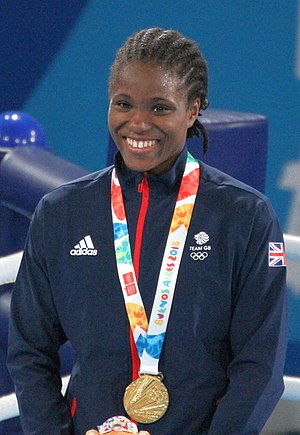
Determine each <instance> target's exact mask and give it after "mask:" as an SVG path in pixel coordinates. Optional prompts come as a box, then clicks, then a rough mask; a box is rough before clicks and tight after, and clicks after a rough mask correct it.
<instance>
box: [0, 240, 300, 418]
mask: <svg viewBox="0 0 300 435" xmlns="http://www.w3.org/2000/svg"><path fill="white" fill-rule="evenodd" d="M284 241H285V247H286V255H287V259H291V260H296V261H300V237H299V236H293V235H291V234H284ZM22 254H23V253H22V252H18V253H16V254H12V255H8V256H6V257H2V258H1V257H0V285H3V284H7V283H12V282H14V281H15V279H16V276H17V272H18V269H19V266H20V262H21V259H22ZM69 378H70V377H69V376H64V377H62V394H64V393H65V391H66V388H67V385H68V382H69ZM284 384H285V390H284V393H283V395H282V399H283V400H289V401H295V402H300V377H299V378H296V377H292V376H284ZM18 415H19V409H18V404H17V399H16V396H15V394H14V393H12V394H9V395H7V396H2V397H0V421H4V420H8V419H10V418H13V417H17V416H18Z"/></svg>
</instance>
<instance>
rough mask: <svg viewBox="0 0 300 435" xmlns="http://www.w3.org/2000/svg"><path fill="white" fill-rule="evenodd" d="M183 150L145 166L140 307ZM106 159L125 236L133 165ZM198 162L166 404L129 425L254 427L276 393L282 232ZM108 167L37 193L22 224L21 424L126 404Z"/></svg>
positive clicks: (254, 197)
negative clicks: (63, 361) (149, 419)
mask: <svg viewBox="0 0 300 435" xmlns="http://www.w3.org/2000/svg"><path fill="white" fill-rule="evenodd" d="M185 160H186V149H184V151H183V152H182V154H181V155H180V156H179V158H178V159H177V162H176V163H175V165H174V166H173V168H171V170H170V171H169V172H167V173H166V174H164V175H162V176H155V175H149V176H148V183H149V189H150V198H149V208H148V211H147V215H146V220H145V226H144V232H143V239H142V246H141V257H140V266H139V288H140V291H141V294H142V298H143V301H144V305H145V309H146V312H147V314H148V318H149V317H150V312H151V308H152V303H153V299H154V293H155V289H156V283H157V279H158V274H159V270H160V265H161V261H162V257H163V252H164V247H165V244H166V239H167V235H168V231H169V226H170V222H171V218H172V214H173V210H174V206H175V202H176V198H177V193H178V189H179V184H180V180H181V177H182V174H183V170H184V165H185ZM116 167H117V171H118V176H119V179H120V183H121V185H122V190H123V196H124V202H125V208H126V214H127V220H128V227H129V235H130V241H131V246H132V247H133V246H134V241H135V229H136V223H137V219H138V214H139V208H140V204H141V195H142V193H140V192H139V189H138V185H139V183H140V182H141V180H142V178H143V174H141V173H137V172H134V171H131V170H128V169H126V168H124V167H123V165H122V160H121V157H120V155H117V157H116ZM200 168H201V179H200V187H199V191H198V195H197V199H196V202H195V207H194V212H193V216H192V220H191V224H190V229H189V233H188V236H187V240H186V244H185V249H184V252H183V257H182V262H181V265H180V270H179V275H178V280H177V285H176V290H175V295H174V301H173V306H172V311H171V315H170V319H169V324H168V329H167V332H166V339H165V343H164V347H163V350H162V355H161V359H160V363H159V369H160V370H161V371H162V372H163V374H164V376H165V378H164V383H165V385H166V387H167V388H168V390H169V394H170V406H169V409H168V411H167V413H166V414H165V415H164V416H163V417H162V418H161V420H159V421H157V422H156V423H152V424H148V425H143V424H140V425H139V430H142V429H144V430H148V431H149V432H150V433H151V435H179V434H183V435H196V434H204V433H205V434H209V435H213V434H216V435H222V434H258V433H259V431H260V430H261V429H262V427H263V425H264V424H265V422H266V420H267V419H268V417H269V415H270V413H271V412H272V410H273V408H274V406H275V404H276V402H277V401H278V400H279V398H280V396H281V394H282V392H283V378H282V373H283V366H284V359H285V350H286V335H287V334H286V329H287V328H286V302H285V298H286V294H285V267H269V265H268V246H269V242H283V238H282V232H281V229H280V227H279V224H278V220H277V217H276V215H275V214H274V211H273V209H272V207H271V206H270V203H269V201H268V200H267V199H266V198H265V197H264V195H262V194H261V193H259V192H257V191H255V190H254V189H252V188H250V187H248V186H245V185H244V184H242V183H240V182H238V181H237V180H234V179H233V178H231V177H229V176H227V175H225V174H223V173H222V172H220V171H218V170H216V169H214V168H211V167H209V166H207V165H205V164H203V163H200ZM111 171H112V168H111V167H110V168H106V169H104V170H101V171H99V172H97V173H94V174H91V175H88V176H86V177H84V178H82V179H79V180H77V181H74V182H71V183H68V184H66V185H64V186H62V187H59V188H57V189H55V190H54V191H52V192H51V193H49V194H47V195H46V196H45V197H44V198H43V199H42V201H41V202H40V204H39V205H38V207H37V210H36V212H35V216H34V218H33V221H32V224H31V228H30V231H29V235H28V239H27V243H26V248H25V251H24V256H23V260H22V264H21V267H20V271H19V275H18V279H17V282H16V285H15V289H14V293H13V298H12V305H11V321H10V331H9V352H8V367H9V370H10V373H11V375H12V378H13V380H14V382H15V385H16V393H17V397H18V401H19V408H20V414H21V420H22V425H23V429H24V433H25V434H31V435H33V434H39V435H42V434H47V435H49V434H51V435H58V434H76V435H84V434H85V431H86V430H88V429H91V428H96V427H97V425H98V424H101V423H102V422H103V421H105V420H106V419H107V418H109V417H112V416H114V415H125V411H124V408H123V394H124V390H125V388H126V386H127V385H128V384H129V383H130V382H131V353H130V344H129V322H128V319H127V314H126V311H125V306H124V301H123V295H122V291H121V287H120V284H119V281H118V274H117V269H116V261H115V253H114V246H113V244H114V241H113V231H112V219H111V205H110V183H111ZM203 236H204V237H203ZM205 240H206V241H205ZM67 340H70V342H71V344H72V345H73V347H74V350H75V353H76V361H75V364H74V368H73V371H72V376H71V380H70V383H69V386H68V390H67V394H66V397H65V398H64V397H63V396H62V395H61V393H60V389H61V381H60V376H59V357H58V350H59V347H60V346H61V345H62V344H63V343H65V342H66V341H67ZM75 403H76V410H75ZM72 405H73V411H74V410H75V414H74V416H73V417H71V412H70V409H71V407H72Z"/></svg>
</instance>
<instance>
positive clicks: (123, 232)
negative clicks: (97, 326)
mask: <svg viewBox="0 0 300 435" xmlns="http://www.w3.org/2000/svg"><path fill="white" fill-rule="evenodd" d="M199 180H200V168H199V163H198V162H197V160H196V159H195V158H194V157H193V156H192V155H191V154H190V153H188V155H187V161H186V165H185V170H184V174H183V177H182V180H181V184H180V188H179V192H178V196H177V200H176V205H175V209H174V213H173V217H172V222H171V225H170V230H169V235H168V239H167V243H166V247H165V252H164V256H163V260H162V264H161V269H160V274H159V278H158V282H157V288H156V294H155V298H154V302H153V307H152V311H151V316H150V320H149V324H148V319H147V315H146V311H145V308H144V304H143V301H142V298H141V294H140V291H139V288H138V283H137V280H136V275H135V272H134V267H133V261H132V255H131V249H130V241H129V233H128V226H127V220H126V213H125V207H124V202H123V196H122V189H121V186H120V183H119V180H118V176H117V173H116V170H115V169H113V172H112V180H111V208H112V220H113V231H114V245H115V255H116V262H117V270H118V275H119V280H120V284H121V287H122V292H123V297H124V301H125V306H126V311H127V315H128V319H129V323H130V327H131V331H132V334H133V337H134V341H135V344H136V347H137V351H138V354H139V357H140V361H141V367H140V372H141V373H147V374H152V375H157V374H158V363H159V357H160V354H161V350H162V347H163V343H164V338H165V333H166V330H167V324H168V320H169V315H170V312H171V306H172V301H173V295H174V291H175V285H176V281H177V275H178V271H179V266H180V262H181V257H182V253H183V249H184V244H185V240H186V236H187V232H188V228H189V225H190V220H191V217H192V212H193V208H194V203H195V199H196V194H197V190H198V186H199Z"/></svg>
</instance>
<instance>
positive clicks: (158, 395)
mask: <svg viewBox="0 0 300 435" xmlns="http://www.w3.org/2000/svg"><path fill="white" fill-rule="evenodd" d="M162 379H163V375H162V374H161V373H160V374H159V375H157V376H155V375H147V374H141V375H140V377H139V378H138V379H136V380H135V381H133V382H131V384H130V385H128V387H127V388H126V390H125V394H124V399H123V403H124V408H125V410H126V412H127V414H128V415H129V416H130V417H131V418H133V419H134V420H135V421H137V422H138V423H154V422H155V421H157V420H159V419H160V418H161V417H162V416H163V415H164V414H165V413H166V411H167V409H168V406H169V393H168V390H167V389H166V387H165V385H164V384H163V383H162Z"/></svg>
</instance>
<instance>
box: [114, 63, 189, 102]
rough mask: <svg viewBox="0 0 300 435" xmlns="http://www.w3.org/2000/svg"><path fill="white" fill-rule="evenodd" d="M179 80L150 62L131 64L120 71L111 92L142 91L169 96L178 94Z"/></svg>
mask: <svg viewBox="0 0 300 435" xmlns="http://www.w3.org/2000/svg"><path fill="white" fill-rule="evenodd" d="M179 88H180V80H179V78H178V77H177V75H176V74H175V73H172V72H170V71H167V70H166V69H165V68H163V67H161V66H160V65H157V64H153V63H150V62H147V63H146V62H140V61H139V62H137V61H135V62H131V63H129V64H127V65H126V66H125V67H124V68H122V70H120V72H119V74H118V76H117V77H116V80H115V82H114V83H113V85H112V91H113V92H118V93H119V92H122V93H123V92H125V91H126V90H127V92H128V91H129V90H130V91H136V90H139V91H143V92H144V93H145V94H147V93H151V94H152V93H158V94H170V93H174V92H176V93H177V92H178V90H179Z"/></svg>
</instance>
